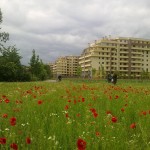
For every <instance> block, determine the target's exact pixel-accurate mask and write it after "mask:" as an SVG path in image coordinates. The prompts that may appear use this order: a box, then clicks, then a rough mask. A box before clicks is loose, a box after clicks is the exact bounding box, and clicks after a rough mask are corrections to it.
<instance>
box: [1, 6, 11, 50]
mask: <svg viewBox="0 0 150 150" xmlns="http://www.w3.org/2000/svg"><path fill="white" fill-rule="evenodd" d="M1 23H2V13H1V9H0V24H1ZM0 30H1V27H0ZM7 40H9V34H8V33H6V32H0V50H1V49H2V48H4V46H3V44H2V43H1V42H6V41H7Z"/></svg>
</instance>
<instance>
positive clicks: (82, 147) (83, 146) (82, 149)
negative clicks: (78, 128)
mask: <svg viewBox="0 0 150 150" xmlns="http://www.w3.org/2000/svg"><path fill="white" fill-rule="evenodd" d="M77 147H78V150H85V149H86V141H84V140H83V139H78V141H77Z"/></svg>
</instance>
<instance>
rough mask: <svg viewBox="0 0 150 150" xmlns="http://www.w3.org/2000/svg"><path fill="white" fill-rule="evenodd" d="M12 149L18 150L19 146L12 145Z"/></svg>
mask: <svg viewBox="0 0 150 150" xmlns="http://www.w3.org/2000/svg"><path fill="white" fill-rule="evenodd" d="M10 148H12V149H13V150H18V145H17V144H16V143H12V144H11V145H10Z"/></svg>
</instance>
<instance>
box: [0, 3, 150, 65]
mask: <svg viewBox="0 0 150 150" xmlns="http://www.w3.org/2000/svg"><path fill="white" fill-rule="evenodd" d="M0 8H1V10H2V13H3V23H2V29H3V30H4V31H7V32H9V33H10V41H9V42H8V44H9V43H10V44H12V45H14V44H15V45H16V47H17V48H19V49H20V53H21V55H22V56H23V63H25V64H27V63H28V62H29V59H30V57H31V55H32V50H33V49H35V50H36V53H37V54H38V55H39V56H40V58H41V59H43V62H49V61H52V60H55V59H56V58H57V57H59V56H65V55H71V54H72V55H75V54H76V55H80V54H81V53H82V50H83V49H84V48H85V47H86V46H87V45H88V43H91V42H93V41H94V40H97V39H99V38H101V37H103V36H107V35H112V37H113V36H115V37H116V36H130V37H131V36H133V37H141V38H150V20H149V14H150V1H149V0H142V1H141V0H132V1H129V0H105V1H104V0H75V1H70V0H55V1H52V0H44V1H43V0H25V1H21V0H11V1H10V0H1V2H0Z"/></svg>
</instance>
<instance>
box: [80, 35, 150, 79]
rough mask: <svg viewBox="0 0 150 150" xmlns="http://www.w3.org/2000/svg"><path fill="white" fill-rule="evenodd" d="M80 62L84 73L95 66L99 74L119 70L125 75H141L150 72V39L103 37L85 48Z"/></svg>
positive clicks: (86, 73)
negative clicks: (143, 72)
mask: <svg viewBox="0 0 150 150" xmlns="http://www.w3.org/2000/svg"><path fill="white" fill-rule="evenodd" d="M79 64H80V66H81V68H82V72H83V75H85V76H86V75H88V72H89V70H92V68H95V69H96V70H97V72H98V73H99V76H104V75H106V74H108V73H113V72H119V74H121V75H123V76H137V77H138V76H140V75H141V72H142V71H143V70H144V71H147V72H150V40H147V39H138V38H125V37H118V38H110V37H109V38H107V37H106V38H103V39H100V40H99V41H95V43H92V44H90V45H89V46H88V47H87V48H86V49H84V50H83V52H82V54H81V56H80V58H79Z"/></svg>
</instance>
